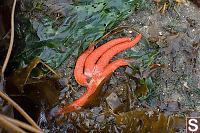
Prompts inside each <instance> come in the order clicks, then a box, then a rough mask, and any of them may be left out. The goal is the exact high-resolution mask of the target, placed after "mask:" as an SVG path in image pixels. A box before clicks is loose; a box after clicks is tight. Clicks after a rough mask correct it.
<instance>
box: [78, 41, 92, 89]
mask: <svg viewBox="0 0 200 133" xmlns="http://www.w3.org/2000/svg"><path fill="white" fill-rule="evenodd" d="M94 44H95V43H92V44H91V45H90V48H88V49H87V50H86V51H85V52H83V53H82V54H81V55H80V56H79V58H78V60H77V62H76V66H75V69H74V76H75V79H76V81H77V82H78V83H79V84H80V85H82V86H87V84H88V83H87V76H86V75H85V74H84V73H83V69H84V65H85V60H86V59H87V57H88V55H90V53H91V52H92V51H93V50H94V46H93V45H94Z"/></svg>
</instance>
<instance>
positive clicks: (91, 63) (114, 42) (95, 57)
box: [84, 37, 131, 76]
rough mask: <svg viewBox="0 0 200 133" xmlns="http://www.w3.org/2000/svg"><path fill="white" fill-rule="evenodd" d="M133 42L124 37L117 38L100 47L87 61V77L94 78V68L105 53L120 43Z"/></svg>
mask: <svg viewBox="0 0 200 133" xmlns="http://www.w3.org/2000/svg"><path fill="white" fill-rule="evenodd" d="M129 41H131V39H130V38H129V37H124V38H117V39H113V40H111V41H109V42H107V43H105V44H104V45H102V46H100V47H98V48H97V49H95V50H94V51H93V52H92V53H91V54H90V55H89V56H88V58H87V59H86V61H85V72H84V74H85V75H88V76H92V73H93V70H94V67H95V63H96V62H97V60H98V59H99V57H100V56H102V54H103V53H105V52H106V51H107V50H108V49H110V48H111V47H113V46H115V45H117V44H119V43H123V42H129Z"/></svg>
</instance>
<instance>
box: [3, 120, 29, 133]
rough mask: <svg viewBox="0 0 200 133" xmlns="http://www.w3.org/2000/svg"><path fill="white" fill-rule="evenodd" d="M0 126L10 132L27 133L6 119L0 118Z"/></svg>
mask: <svg viewBox="0 0 200 133" xmlns="http://www.w3.org/2000/svg"><path fill="white" fill-rule="evenodd" d="M0 125H2V126H3V127H4V128H5V129H7V130H9V131H13V132H14V133H26V132H25V131H24V130H22V129H21V128H19V127H17V126H16V125H14V124H13V123H11V122H9V121H8V120H7V119H5V118H4V117H0Z"/></svg>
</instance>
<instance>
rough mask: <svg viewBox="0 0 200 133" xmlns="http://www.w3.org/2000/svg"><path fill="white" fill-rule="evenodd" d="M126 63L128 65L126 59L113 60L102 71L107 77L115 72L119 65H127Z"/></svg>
mask: <svg viewBox="0 0 200 133" xmlns="http://www.w3.org/2000/svg"><path fill="white" fill-rule="evenodd" d="M125 65H128V61H127V60H125V59H119V60H116V61H113V62H112V63H110V64H109V65H107V66H106V68H105V69H104V71H103V73H102V75H103V78H105V77H107V76H108V75H109V74H110V73H112V72H114V71H115V70H116V69H117V68H118V67H120V66H125Z"/></svg>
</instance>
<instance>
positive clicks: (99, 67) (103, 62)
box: [95, 34, 141, 71]
mask: <svg viewBox="0 0 200 133" xmlns="http://www.w3.org/2000/svg"><path fill="white" fill-rule="evenodd" d="M140 38H141V34H138V35H137V37H135V38H134V39H133V40H132V41H130V42H124V43H120V44H118V45H115V46H114V47H112V48H110V49H109V50H107V51H106V52H105V53H104V54H103V55H102V56H101V58H100V59H99V60H98V62H97V64H96V68H95V69H96V71H103V70H104V68H105V67H106V66H107V64H108V63H109V61H110V60H111V59H112V58H113V57H114V56H115V55H116V54H118V53H119V52H121V51H123V50H125V49H128V48H130V47H132V46H134V45H135V44H137V43H138V42H139V40H140Z"/></svg>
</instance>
